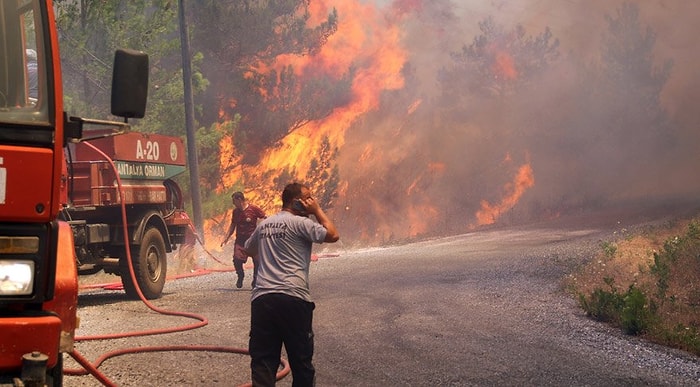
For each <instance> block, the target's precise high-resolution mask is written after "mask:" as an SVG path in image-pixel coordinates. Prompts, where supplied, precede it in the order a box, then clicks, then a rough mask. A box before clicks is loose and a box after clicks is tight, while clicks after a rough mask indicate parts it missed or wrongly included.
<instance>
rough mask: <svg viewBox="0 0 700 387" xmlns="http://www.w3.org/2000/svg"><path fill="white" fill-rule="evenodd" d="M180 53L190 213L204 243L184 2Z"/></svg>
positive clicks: (181, 11) (188, 40)
mask: <svg viewBox="0 0 700 387" xmlns="http://www.w3.org/2000/svg"><path fill="white" fill-rule="evenodd" d="M178 3H179V9H178V14H179V19H180V51H181V52H182V81H183V83H184V94H185V95H184V97H185V129H186V131H187V164H188V167H189V171H190V190H191V191H192V212H194V214H193V216H194V227H195V229H196V230H197V234H199V237H200V239H201V241H202V243H204V224H203V222H202V198H201V195H200V192H199V184H200V183H199V162H198V161H197V143H196V141H195V139H194V100H193V99H192V62H191V60H190V38H189V34H188V32H189V31H188V29H187V20H186V19H185V0H180V1H179V2H178Z"/></svg>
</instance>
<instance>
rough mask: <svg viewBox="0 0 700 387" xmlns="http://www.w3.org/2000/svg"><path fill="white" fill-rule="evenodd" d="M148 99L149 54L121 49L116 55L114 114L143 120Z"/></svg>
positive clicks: (113, 95)
mask: <svg viewBox="0 0 700 387" xmlns="http://www.w3.org/2000/svg"><path fill="white" fill-rule="evenodd" d="M147 99H148V54H146V53H144V52H142V51H136V50H129V49H119V50H117V51H116V52H115V53H114V70H113V74H112V114H113V115H115V116H118V117H124V118H143V116H144V115H145V113H146V100H147Z"/></svg>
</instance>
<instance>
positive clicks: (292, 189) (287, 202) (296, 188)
mask: <svg viewBox="0 0 700 387" xmlns="http://www.w3.org/2000/svg"><path fill="white" fill-rule="evenodd" d="M304 187H306V186H305V185H303V184H301V183H289V184H287V186H286V187H284V191H282V208H290V207H291V206H292V201H293V200H294V199H298V198H300V197H301V189H302V188H304Z"/></svg>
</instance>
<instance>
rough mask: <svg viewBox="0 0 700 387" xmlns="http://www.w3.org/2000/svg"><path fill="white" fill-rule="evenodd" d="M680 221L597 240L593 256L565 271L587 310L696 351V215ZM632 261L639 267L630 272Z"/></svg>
mask: <svg viewBox="0 0 700 387" xmlns="http://www.w3.org/2000/svg"><path fill="white" fill-rule="evenodd" d="M685 225H686V226H687V227H684V230H683V229H679V228H675V229H674V230H665V231H664V230H661V231H659V234H661V235H666V236H664V237H662V238H659V237H658V235H651V234H650V235H647V236H645V237H643V238H637V239H635V241H634V242H633V243H626V242H625V241H622V242H620V243H618V244H615V243H602V244H601V250H602V251H601V252H600V253H599V255H598V259H594V260H592V261H591V262H590V263H589V264H588V265H587V267H586V268H584V269H583V270H582V271H581V273H579V275H577V276H573V275H572V276H571V277H570V278H572V279H571V281H572V282H571V284H570V285H571V286H572V289H573V290H574V291H575V294H576V295H577V296H578V300H579V304H580V305H581V307H582V308H583V310H584V311H585V312H586V314H587V315H588V316H590V317H592V318H594V319H596V320H598V321H602V322H606V323H610V324H613V325H615V326H619V327H620V328H622V329H623V330H624V332H625V333H627V334H630V335H643V336H644V337H645V338H647V339H649V340H651V341H654V342H657V343H661V344H664V345H667V346H670V347H674V348H680V349H683V350H686V351H689V352H691V353H693V354H696V355H700V221H699V220H697V219H696V220H691V221H686V223H685ZM668 234H670V235H668ZM674 234H675V235H674ZM640 239H644V240H647V242H648V243H640V242H639V240H640ZM657 240H659V242H658V243H657V242H656V241H657ZM635 259H636V260H637V261H638V262H634V260H635ZM634 264H637V265H638V267H639V270H638V271H636V272H634V273H633V274H632V275H630V270H631V269H630V268H632V267H634ZM623 269H624V270H623ZM623 274H624V275H623ZM618 277H619V278H620V279H618ZM596 282H597V283H598V285H595V283H596ZM625 287H627V290H626V291H625V292H621V291H620V290H619V289H624V288H625ZM585 289H588V290H585Z"/></svg>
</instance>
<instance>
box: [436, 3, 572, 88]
mask: <svg viewBox="0 0 700 387" xmlns="http://www.w3.org/2000/svg"><path fill="white" fill-rule="evenodd" d="M479 30H480V31H481V35H479V36H477V37H475V38H474V41H473V42H472V44H471V45H469V46H467V45H465V46H464V47H463V48H462V51H461V52H456V53H453V54H452V58H453V59H454V61H455V63H456V66H455V67H454V68H453V69H452V70H451V71H450V74H447V78H448V79H450V81H452V80H454V79H465V80H466V82H467V84H466V85H463V84H460V85H459V86H466V87H465V88H464V89H462V90H463V91H465V90H466V91H468V92H476V91H479V92H481V93H482V94H484V95H489V94H491V95H506V94H509V93H512V92H514V91H515V89H516V88H518V87H523V86H525V85H527V84H528V83H530V82H532V81H533V80H534V79H535V78H536V76H537V75H540V74H542V73H543V72H544V71H546V70H547V69H548V68H549V65H550V64H551V63H552V62H553V61H554V60H556V59H557V57H558V56H559V51H558V49H559V40H558V39H555V38H554V37H553V35H552V32H551V31H550V30H549V28H545V30H544V32H542V33H541V34H540V35H538V36H535V37H531V36H527V35H526V32H525V28H524V27H523V26H522V25H517V26H515V28H513V29H512V30H510V31H507V30H505V28H503V27H502V26H499V25H497V24H496V23H495V21H494V19H493V17H488V18H486V19H485V20H483V21H481V22H480V23H479ZM456 72H459V74H460V75H461V76H457V75H458V74H457V73H456ZM450 83H451V82H450ZM444 86H445V87H446V89H447V90H450V89H452V88H453V87H454V86H451V87H450V86H449V84H445V85H444Z"/></svg>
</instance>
